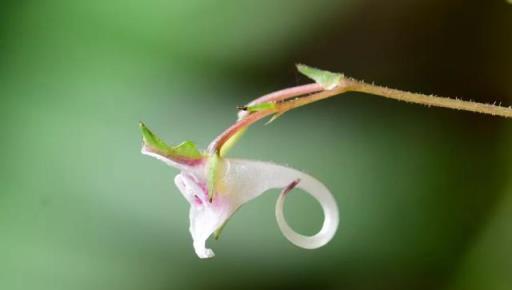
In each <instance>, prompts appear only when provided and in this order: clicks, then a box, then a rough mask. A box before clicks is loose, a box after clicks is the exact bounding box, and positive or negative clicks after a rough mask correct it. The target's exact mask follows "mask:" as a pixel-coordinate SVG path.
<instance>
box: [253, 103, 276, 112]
mask: <svg viewBox="0 0 512 290" xmlns="http://www.w3.org/2000/svg"><path fill="white" fill-rule="evenodd" d="M275 108H276V104H275V103H273V102H268V103H261V104H256V105H251V106H247V108H246V110H247V111H249V112H251V113H254V112H259V111H264V110H273V109H275Z"/></svg>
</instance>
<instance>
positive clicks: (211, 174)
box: [207, 153, 220, 202]
mask: <svg viewBox="0 0 512 290" xmlns="http://www.w3.org/2000/svg"><path fill="white" fill-rule="evenodd" d="M219 159H220V156H219V155H218V154H217V153H214V154H211V155H210V156H209V157H208V167H207V168H208V173H207V178H208V180H207V185H208V199H209V200H210V202H211V201H212V200H213V195H214V193H215V191H216V189H217V178H218V176H217V175H218V174H217V173H218V167H219V166H218V165H219Z"/></svg>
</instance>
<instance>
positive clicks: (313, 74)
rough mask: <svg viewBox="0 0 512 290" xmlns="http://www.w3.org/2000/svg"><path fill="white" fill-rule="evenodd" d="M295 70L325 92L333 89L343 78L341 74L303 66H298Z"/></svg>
mask: <svg viewBox="0 0 512 290" xmlns="http://www.w3.org/2000/svg"><path fill="white" fill-rule="evenodd" d="M297 70H298V71H299V72H300V73H301V74H303V75H305V76H307V77H308V78H310V79H312V80H314V81H315V82H316V83H318V84H319V85H321V86H322V87H323V88H324V89H326V90H331V89H334V88H335V87H336V86H338V85H339V84H340V82H341V81H342V80H343V78H344V76H343V74H340V73H333V72H330V71H326V70H321V69H317V68H314V67H310V66H307V65H305V64H298V65H297Z"/></svg>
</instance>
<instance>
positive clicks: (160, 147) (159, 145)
mask: <svg viewBox="0 0 512 290" xmlns="http://www.w3.org/2000/svg"><path fill="white" fill-rule="evenodd" d="M139 127H140V129H141V131H142V140H143V142H144V145H145V146H146V147H148V149H150V150H151V151H152V152H154V153H156V154H159V155H162V156H164V157H167V158H171V159H176V158H185V159H200V158H202V157H203V155H202V154H201V152H199V150H197V147H196V145H195V144H194V143H193V142H192V141H184V142H183V143H181V144H179V145H177V146H169V145H167V144H166V143H165V142H164V141H163V140H162V139H160V138H159V137H158V136H156V135H155V134H154V133H153V132H152V131H151V130H149V128H148V127H146V125H145V124H144V123H142V122H139Z"/></svg>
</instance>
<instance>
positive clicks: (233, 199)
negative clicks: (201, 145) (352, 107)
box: [140, 123, 338, 258]
mask: <svg viewBox="0 0 512 290" xmlns="http://www.w3.org/2000/svg"><path fill="white" fill-rule="evenodd" d="M140 126H141V129H142V134H143V147H142V153H143V154H145V155H149V156H152V157H155V158H157V159H159V160H161V161H163V162H165V163H166V164H168V165H170V166H172V167H175V168H177V169H179V170H180V173H178V175H176V177H175V179H174V182H175V184H176V186H177V187H178V189H179V191H180V192H181V194H182V195H183V197H184V198H185V199H186V200H187V201H188V202H189V203H190V234H191V235H192V239H193V241H194V250H195V252H196V254H197V255H198V256H199V257H200V258H211V257H213V256H214V253H213V251H212V250H211V249H208V248H206V245H205V244H206V240H207V239H208V238H209V237H210V236H211V235H212V234H214V235H215V236H217V235H218V234H219V232H220V230H221V229H222V227H223V226H224V224H225V223H226V222H227V221H228V219H229V218H230V217H231V216H232V215H233V213H235V211H236V210H238V209H239V208H240V207H241V206H242V205H243V204H245V203H246V202H248V201H250V200H252V199H254V198H256V197H258V196H259V195H261V194H262V193H263V192H265V191H267V190H269V189H272V188H282V189H283V190H282V191H281V193H280V195H279V198H278V200H277V204H276V218H277V223H278V225H279V228H280V229H281V231H282V233H283V235H284V236H285V237H286V238H287V239H288V240H290V242H292V243H293V244H295V245H297V246H299V247H302V248H306V249H315V248H318V247H321V246H323V245H325V244H326V243H327V242H329V241H330V240H331V239H332V237H333V236H334V234H335V232H336V229H337V227H338V207H337V205H336V201H335V199H334V198H333V196H332V195H331V193H330V192H329V190H328V189H327V188H326V187H325V186H324V185H323V184H322V183H320V182H319V181H318V180H316V179H315V178H313V177H311V176H309V175H307V174H305V173H303V172H300V171H298V170H295V169H292V168H289V167H286V166H282V165H278V164H274V163H271V162H262V161H256V160H243V159H228V158H217V157H211V156H208V154H206V153H202V152H199V151H198V150H197V149H196V147H195V145H193V143H191V142H184V143H182V144H180V145H178V146H175V147H172V146H168V145H166V144H165V143H164V142H163V141H162V140H161V139H159V138H158V137H156V136H155V135H154V134H153V133H152V132H151V131H150V130H149V129H148V128H147V127H146V126H145V125H144V124H142V123H141V124H140ZM209 158H217V161H216V163H217V164H216V166H215V170H216V174H215V175H216V176H215V179H216V182H215V186H214V190H215V192H214V194H211V193H210V194H209V192H208V191H209V189H208V183H209V180H208V179H209V178H210V176H211V172H210V171H211V168H209V164H210V162H208V159H209ZM294 187H298V188H301V189H303V190H304V191H306V192H308V193H309V194H311V195H312V196H313V197H314V198H315V199H316V200H318V202H319V203H320V205H321V206H322V209H323V212H324V216H325V218H324V222H323V226H322V228H321V230H320V231H319V232H318V233H317V234H316V235H314V236H303V235H301V234H299V233H296V232H295V231H294V230H293V229H292V228H291V227H290V226H289V225H288V223H287V222H286V220H285V218H284V214H283V206H284V200H285V198H286V195H287V193H288V192H289V191H291V190H292V189H293V188H294Z"/></svg>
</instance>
